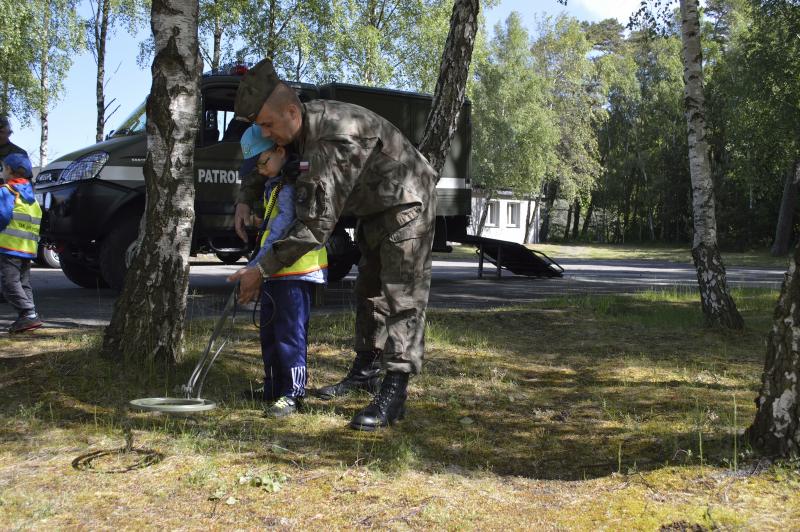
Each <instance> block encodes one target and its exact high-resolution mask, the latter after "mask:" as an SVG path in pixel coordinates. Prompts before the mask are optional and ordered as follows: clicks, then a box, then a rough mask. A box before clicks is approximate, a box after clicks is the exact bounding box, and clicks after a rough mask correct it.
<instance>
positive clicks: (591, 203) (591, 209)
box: [581, 194, 594, 238]
mask: <svg viewBox="0 0 800 532" xmlns="http://www.w3.org/2000/svg"><path fill="white" fill-rule="evenodd" d="M592 213H594V194H592V199H591V200H590V201H589V209H588V210H587V211H586V216H585V217H584V218H583V228H582V229H581V238H586V236H587V235H588V234H589V226H590V225H591V223H592Z"/></svg>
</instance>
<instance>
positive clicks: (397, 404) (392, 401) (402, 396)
mask: <svg viewBox="0 0 800 532" xmlns="http://www.w3.org/2000/svg"><path fill="white" fill-rule="evenodd" d="M406 386H408V373H397V372H395V371H387V372H386V377H384V378H383V382H382V383H381V389H380V391H379V392H378V393H377V395H375V397H373V398H372V402H371V403H370V404H369V405H368V406H367V407H366V408H365V409H364V410H362V411H361V412H359V413H358V414H356V415H355V417H353V419H352V421H350V428H351V429H356V430H366V431H372V430H375V429H377V428H379V427H385V426H387V425H389V424H392V423H395V422H396V421H398V420H400V419H403V416H405V413H406V406H405V404H406V397H407V395H406Z"/></svg>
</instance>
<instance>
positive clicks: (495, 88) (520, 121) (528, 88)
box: [473, 13, 558, 203]
mask: <svg viewBox="0 0 800 532" xmlns="http://www.w3.org/2000/svg"><path fill="white" fill-rule="evenodd" d="M529 47H530V39H529V36H528V32H527V31H526V30H525V29H524V28H523V27H522V22H521V19H520V16H519V14H517V13H512V14H511V15H510V16H509V17H508V19H507V20H506V22H505V26H501V25H499V24H498V25H497V26H496V27H495V30H494V38H493V39H492V41H491V42H490V43H489V45H488V48H487V52H488V55H487V56H486V57H485V58H480V59H479V63H478V65H477V66H476V70H475V84H474V87H473V109H474V111H473V119H474V122H475V128H474V131H473V134H474V143H475V148H474V155H473V160H474V161H475V172H474V176H473V177H474V183H476V184H477V185H479V186H480V187H481V188H483V189H484V191H485V192H486V195H487V196H489V197H491V196H492V195H493V194H494V193H495V192H497V191H499V190H514V191H516V192H518V193H520V194H531V193H534V192H536V191H538V189H539V188H540V186H541V182H542V178H543V176H544V174H545V172H546V171H547V168H548V167H550V166H552V165H553V164H554V161H553V156H552V155H553V152H554V147H555V144H556V142H557V140H558V139H557V136H556V128H557V125H556V123H557V116H556V115H555V114H554V113H553V111H552V110H551V108H550V106H549V101H548V97H549V94H548V85H547V81H546V80H545V78H544V77H543V76H542V75H541V74H540V73H538V72H537V71H536V70H535V69H534V64H533V56H532V55H531V54H530V51H529ZM487 203H488V202H487Z"/></svg>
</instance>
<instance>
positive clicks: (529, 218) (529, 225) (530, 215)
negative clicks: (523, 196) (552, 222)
mask: <svg viewBox="0 0 800 532" xmlns="http://www.w3.org/2000/svg"><path fill="white" fill-rule="evenodd" d="M538 206H539V200H534V199H533V198H528V212H527V214H526V215H525V238H524V239H523V240H522V243H523V244H528V243H531V244H533V243H535V242H530V240H531V233H532V232H533V224H534V223H536V209H537V208H538Z"/></svg>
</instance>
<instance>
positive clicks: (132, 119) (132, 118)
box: [111, 102, 145, 137]
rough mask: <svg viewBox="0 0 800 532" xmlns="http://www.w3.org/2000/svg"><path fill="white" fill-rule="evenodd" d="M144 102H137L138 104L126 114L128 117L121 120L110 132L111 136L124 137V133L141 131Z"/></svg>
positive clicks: (143, 122) (143, 120) (142, 128)
mask: <svg viewBox="0 0 800 532" xmlns="http://www.w3.org/2000/svg"><path fill="white" fill-rule="evenodd" d="M144 104H145V102H142V103H141V104H139V106H138V107H136V109H134V111H133V112H132V113H131V114H130V115H128V118H126V119H125V120H123V121H122V123H121V124H120V125H119V127H118V128H117V129H115V130H114V131H113V132H112V133H111V137H124V136H126V135H136V134H137V133H142V132H143V131H144V126H145V112H144Z"/></svg>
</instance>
